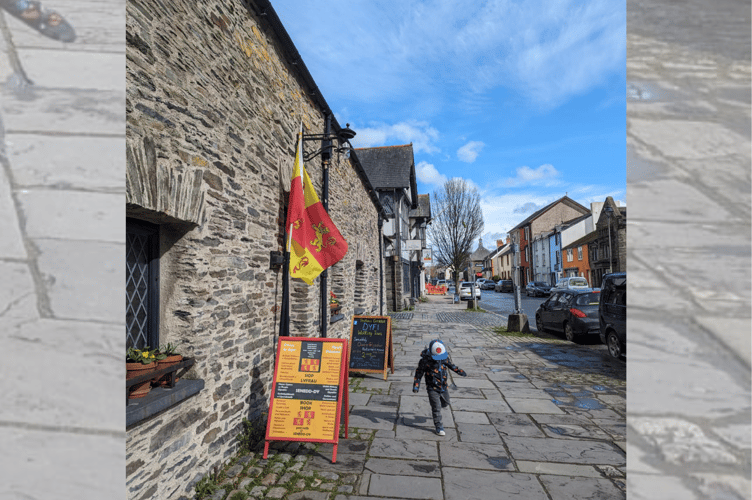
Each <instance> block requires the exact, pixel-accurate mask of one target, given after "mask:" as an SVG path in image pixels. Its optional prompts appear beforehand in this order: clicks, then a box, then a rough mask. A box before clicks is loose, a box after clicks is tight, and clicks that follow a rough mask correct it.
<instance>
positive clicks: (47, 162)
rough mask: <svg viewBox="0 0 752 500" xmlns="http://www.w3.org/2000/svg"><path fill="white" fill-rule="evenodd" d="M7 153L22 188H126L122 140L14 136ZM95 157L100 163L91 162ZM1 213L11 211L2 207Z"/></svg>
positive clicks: (100, 189)
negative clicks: (72, 139)
mask: <svg viewBox="0 0 752 500" xmlns="http://www.w3.org/2000/svg"><path fill="white" fill-rule="evenodd" d="M7 154H8V159H9V161H10V164H11V170H12V171H13V177H14V180H15V183H16V185H18V186H21V187H27V186H46V187H58V188H60V187H69V188H70V187H76V188H78V189H86V190H93V191H107V192H121V191H122V190H123V186H125V141H124V140H123V139H122V138H114V137H80V138H77V139H76V140H75V141H71V140H70V138H69V137H55V136H50V135H47V136H44V138H40V137H39V136H35V135H32V134H13V137H12V141H11V144H10V145H9V146H8V149H7ZM92 157H94V158H98V159H99V161H97V162H92V161H91V158H92ZM0 203H2V202H0ZM0 213H9V212H6V211H5V210H4V209H3V207H2V206H0ZM3 234H8V233H3ZM121 239H122V236H121Z"/></svg>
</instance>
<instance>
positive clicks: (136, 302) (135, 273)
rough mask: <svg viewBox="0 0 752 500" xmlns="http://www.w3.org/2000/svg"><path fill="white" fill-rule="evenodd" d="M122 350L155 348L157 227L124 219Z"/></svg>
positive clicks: (157, 326) (157, 325)
mask: <svg viewBox="0 0 752 500" xmlns="http://www.w3.org/2000/svg"><path fill="white" fill-rule="evenodd" d="M125 236H126V238H125V331H126V347H136V348H144V347H146V346H148V347H151V348H156V347H159V251H158V250H159V227H158V226H155V225H153V224H149V223H146V222H142V221H138V220H135V219H126V234H125Z"/></svg>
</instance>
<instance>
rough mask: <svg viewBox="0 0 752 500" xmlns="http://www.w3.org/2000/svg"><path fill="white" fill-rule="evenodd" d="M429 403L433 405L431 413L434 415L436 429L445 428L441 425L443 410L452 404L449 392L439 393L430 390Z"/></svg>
mask: <svg viewBox="0 0 752 500" xmlns="http://www.w3.org/2000/svg"><path fill="white" fill-rule="evenodd" d="M428 401H429V402H430V403H431V413H432V414H433V425H434V426H435V427H444V425H443V424H442V423H441V409H442V408H446V407H447V406H449V405H450V404H452V402H451V401H450V400H449V392H447V391H444V392H439V391H435V390H433V389H428Z"/></svg>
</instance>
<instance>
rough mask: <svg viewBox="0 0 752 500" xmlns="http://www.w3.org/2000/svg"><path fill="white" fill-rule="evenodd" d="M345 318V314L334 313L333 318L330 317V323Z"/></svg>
mask: <svg viewBox="0 0 752 500" xmlns="http://www.w3.org/2000/svg"><path fill="white" fill-rule="evenodd" d="M343 319H345V315H344V314H334V315H332V316H331V318H329V324H332V323H336V322H337V321H341V320H343Z"/></svg>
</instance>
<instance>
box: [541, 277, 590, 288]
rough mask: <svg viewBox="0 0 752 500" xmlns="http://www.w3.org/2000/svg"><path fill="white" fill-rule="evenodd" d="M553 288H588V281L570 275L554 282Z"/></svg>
mask: <svg viewBox="0 0 752 500" xmlns="http://www.w3.org/2000/svg"><path fill="white" fill-rule="evenodd" d="M554 288H558V289H563V290H578V289H582V288H590V285H588V282H587V280H586V279H585V278H583V277H581V276H572V277H569V278H562V279H560V280H559V281H557V282H556V285H554ZM551 291H553V290H551Z"/></svg>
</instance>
